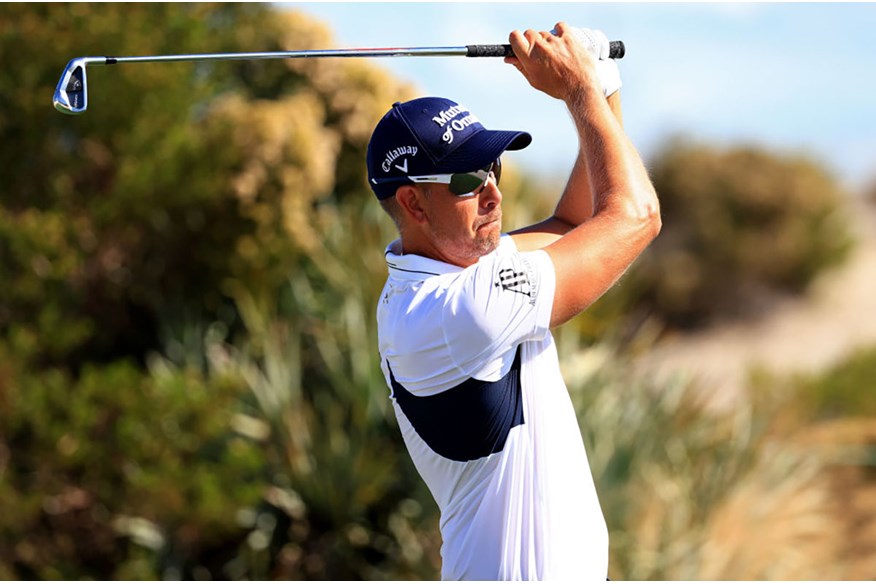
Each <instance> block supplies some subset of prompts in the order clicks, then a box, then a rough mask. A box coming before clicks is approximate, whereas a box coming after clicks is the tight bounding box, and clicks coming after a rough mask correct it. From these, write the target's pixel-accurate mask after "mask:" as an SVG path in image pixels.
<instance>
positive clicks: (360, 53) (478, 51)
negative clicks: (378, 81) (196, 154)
mask: <svg viewBox="0 0 876 584" xmlns="http://www.w3.org/2000/svg"><path fill="white" fill-rule="evenodd" d="M609 47H610V51H609V57H611V58H613V59H620V58H622V57H623V56H624V53H625V52H626V51H625V49H624V44H623V43H622V42H620V41H611V42H610V43H609ZM513 55H514V52H513V51H512V50H511V45H465V46H461V47H407V48H395V47H393V48H382V49H322V50H319V49H317V50H305V51H277V52H268V53H201V54H191V55H149V56H141V57H77V58H75V59H72V60H71V61H70V62H69V63H67V67H66V68H65V69H64V72H63V73H62V74H61V80H60V81H58V85H57V87H56V88H55V94H54V96H52V103H53V104H54V106H55V109H56V110H58V111H59V112H61V113H64V114H71V115H77V114H81V113H83V112H84V111H85V110H86V109H87V107H88V87H87V85H88V84H87V75H86V69H87V67H88V66H89V65H115V64H117V63H162V62H164V63H168V62H178V61H251V60H258V59H307V58H310V59H312V58H317V57H509V56H513Z"/></svg>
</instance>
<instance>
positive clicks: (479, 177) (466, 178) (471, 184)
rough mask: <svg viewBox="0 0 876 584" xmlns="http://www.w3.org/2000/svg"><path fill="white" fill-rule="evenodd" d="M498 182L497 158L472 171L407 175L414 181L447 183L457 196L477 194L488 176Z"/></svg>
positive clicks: (499, 175)
mask: <svg viewBox="0 0 876 584" xmlns="http://www.w3.org/2000/svg"><path fill="white" fill-rule="evenodd" d="M491 176H492V177H493V179H494V180H495V181H496V184H497V185H498V184H499V179H500V178H501V177H502V162H501V160H500V159H499V158H497V159H496V160H494V161H493V162H491V163H490V164H488V165H487V166H485V167H484V168H482V169H480V170H476V171H474V172H455V173H453V174H425V175H421V176H408V177H407V178H408V179H410V180H412V181H414V182H415V183H438V184H442V185H447V186H448V189H449V190H450V192H451V193H453V194H454V195H456V196H457V197H473V196H475V195H479V194H480V192H481V191H482V190H484V187H486V186H487V181H489V180H490V177H491Z"/></svg>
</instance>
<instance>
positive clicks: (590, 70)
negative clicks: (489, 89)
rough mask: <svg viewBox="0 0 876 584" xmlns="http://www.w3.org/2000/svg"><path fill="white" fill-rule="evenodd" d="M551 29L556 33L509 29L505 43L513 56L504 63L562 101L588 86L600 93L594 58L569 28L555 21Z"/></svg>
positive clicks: (577, 94) (536, 86)
mask: <svg viewBox="0 0 876 584" xmlns="http://www.w3.org/2000/svg"><path fill="white" fill-rule="evenodd" d="M554 30H555V31H556V34H552V33H550V32H547V31H540V32H539V31H534V30H531V29H529V30H526V31H525V32H523V33H521V32H520V31H519V30H515V31H513V32H512V33H511V35H510V36H509V42H510V44H511V48H512V49H513V51H514V55H515V56H514V57H506V58H505V62H506V63H509V64H511V65H514V66H515V67H516V68H517V70H518V71H520V73H522V74H523V76H524V77H525V78H526V80H527V81H528V82H529V84H530V85H531V86H532V87H534V88H535V89H538V90H539V91H542V92H544V93H546V94H547V95H550V96H551V97H554V98H556V99H560V100H562V101H564V102H566V103H568V102H569V101H570V100H571V99H573V98H578V97H580V95H581V90H582V88H583V87H586V86H588V85H591V86H593V87H595V88H596V89H597V90H598V91H599V92H600V93H601V90H600V89H599V87H600V86H599V79H598V75H597V72H596V66H595V61H594V58H593V56H592V55H591V54H590V53H589V52H588V51H587V49H586V48H585V47H584V46H583V45H582V44H581V42H580V41H579V40H578V39H577V38H576V36H575V34H574V32H573V30H572V27H570V26H568V25H567V24H566V23H564V22H559V23H557V25H556V27H555V28H554Z"/></svg>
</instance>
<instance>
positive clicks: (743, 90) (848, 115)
mask: <svg viewBox="0 0 876 584" xmlns="http://www.w3.org/2000/svg"><path fill="white" fill-rule="evenodd" d="M280 6H281V7H284V8H294V9H298V10H301V11H304V12H306V13H309V14H311V15H312V16H314V17H316V18H317V19H319V20H321V21H323V22H325V23H326V24H327V25H328V26H329V27H330V28H331V29H332V30H333V32H334V38H335V46H337V47H340V48H357V47H391V46H399V47H407V46H460V45H466V44H488V43H504V42H507V38H508V33H509V32H510V31H511V30H513V29H521V30H524V29H526V28H535V29H543V30H549V29H550V28H552V27H553V25H554V24H555V23H556V22H557V21H565V22H567V23H569V24H572V25H575V26H582V27H590V28H599V29H602V30H603V31H605V32H606V34H607V35H608V37H609V38H611V39H620V40H623V41H624V42H625V43H626V46H627V56H626V57H625V58H624V59H623V60H622V61H621V63H620V64H621V76H622V79H623V83H624V87H623V90H622V97H623V104H624V122H625V127H626V129H627V132H628V133H629V135H630V136H631V137H632V139H633V141H634V143H635V144H636V145H637V146H638V147H639V149H640V151H641V152H642V153H643V155H644V156H645V157H646V158H647V157H648V156H650V155H652V154H653V153H654V152H656V151H657V150H658V149H659V148H660V146H661V145H662V144H664V143H665V141H666V140H667V139H668V138H669V137H670V136H673V135H675V134H682V135H686V136H690V137H693V138H695V139H700V140H703V141H707V142H710V143H719V144H737V143H748V144H752V143H753V144H759V145H763V146H766V147H768V148H771V149H776V150H780V151H789V152H803V153H806V154H809V155H811V156H813V157H816V158H818V159H820V160H822V161H824V163H825V164H826V165H827V167H828V168H830V169H831V170H832V171H833V172H834V173H835V174H836V175H837V177H838V178H840V179H841V180H842V181H843V182H845V183H846V184H848V185H850V186H853V187H854V186H858V185H861V184H865V183H869V182H870V181H872V180H874V179H876V107H874V103H876V97H874V96H876V40H874V39H876V34H874V32H873V29H874V25H876V4H834V3H825V4H760V3H755V4H660V3H645V4H638V3H637V4H631V3H629V4H628V3H620V4H584V3H535V2H529V3H284V4H281V5H280ZM314 48H326V47H314ZM375 62H376V63H378V64H379V65H380V66H382V67H384V68H386V69H388V70H390V71H392V72H393V73H394V74H395V75H396V76H397V77H399V78H401V79H405V80H408V81H410V82H411V83H413V84H414V85H415V86H416V87H417V88H418V91H419V92H421V94H422V95H442V96H445V97H449V98H451V99H454V100H456V101H458V102H460V103H463V104H465V105H466V106H468V107H469V108H470V109H471V110H472V111H473V112H474V113H475V115H477V116H478V118H480V120H481V121H482V122H483V123H484V125H486V126H487V127H489V128H496V129H519V130H527V131H529V132H530V133H532V134H533V143H532V145H531V146H530V147H529V148H527V149H526V150H524V151H522V152H519V153H514V154H511V155H510V156H513V158H512V160H511V161H510V162H512V163H514V164H517V165H520V166H521V167H525V168H527V169H530V170H534V171H537V172H542V173H560V174H562V175H563V176H565V174H566V173H567V172H568V170H569V169H570V167H571V163H572V160H574V157H575V153H576V150H577V138H576V136H575V133H574V130H573V128H572V125H571V122H570V120H569V117H568V114H567V112H566V110H565V107H564V106H563V104H562V103H560V102H559V101H556V100H554V99H552V98H549V97H547V96H545V95H542V94H540V93H539V92H537V91H535V90H533V89H531V88H530V87H529V85H528V84H527V83H526V81H525V80H524V79H523V78H522V77H521V76H520V74H519V73H518V72H517V71H516V70H515V69H514V68H513V67H511V66H510V65H506V64H504V63H503V62H502V61H501V59H467V58H463V57H419V58H383V59H379V60H375ZM389 105H391V104H387V108H388V107H389Z"/></svg>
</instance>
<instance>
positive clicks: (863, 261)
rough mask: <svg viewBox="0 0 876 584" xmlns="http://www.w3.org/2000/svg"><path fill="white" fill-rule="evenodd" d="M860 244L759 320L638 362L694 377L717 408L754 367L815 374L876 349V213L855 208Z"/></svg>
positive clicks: (736, 393) (675, 343) (671, 343)
mask: <svg viewBox="0 0 876 584" xmlns="http://www.w3.org/2000/svg"><path fill="white" fill-rule="evenodd" d="M853 205H854V211H855V212H854V218H855V220H856V225H855V226H854V228H855V232H856V236H857V245H856V247H855V249H854V250H853V252H852V253H851V255H850V257H849V259H848V260H847V262H846V263H845V264H844V265H843V266H841V267H839V268H837V269H835V270H832V271H830V272H829V273H825V274H824V275H823V276H822V277H820V278H819V279H818V280H817V281H816V282H814V283H813V286H812V289H811V291H810V293H809V294H808V295H807V296H806V297H805V298H801V299H793V300H787V301H785V302H783V303H782V304H781V305H779V306H778V307H777V308H776V309H775V310H773V311H772V312H771V313H770V314H769V315H768V316H767V317H765V318H763V319H760V320H758V321H752V322H745V323H731V324H727V325H722V326H718V327H715V328H711V329H708V330H705V331H702V332H698V333H695V334H690V335H682V336H676V337H673V338H671V339H668V340H665V341H663V342H661V343H660V344H658V345H657V346H656V347H655V348H654V349H653V350H651V351H650V352H649V353H648V355H646V356H644V357H643V358H642V360H641V362H640V363H639V365H640V366H643V367H645V368H646V369H647V370H648V371H651V372H653V374H655V375H658V376H660V375H670V374H677V373H679V372H681V373H684V374H689V375H692V376H695V377H696V378H698V379H701V380H702V381H704V382H705V386H706V387H711V388H714V391H715V394H714V398H713V402H712V403H713V405H716V406H725V407H726V406H730V405H732V404H733V403H734V402H735V400H736V399H739V398H740V397H741V396H742V395H743V394H742V391H741V390H742V389H743V388H744V385H745V382H746V378H747V376H748V373H749V371H750V370H751V367H753V366H761V367H764V368H765V369H767V370H769V371H773V372H777V373H789V372H816V371H819V370H822V369H824V368H825V367H829V366H830V365H832V364H834V363H836V362H837V361H838V360H840V359H842V358H843V357H845V356H846V355H848V354H849V353H850V352H851V351H853V350H854V349H855V348H857V347H859V346H861V345H876V209H874V207H873V205H870V206H869V207H868V206H867V205H865V204H864V203H863V202H860V201H855V202H854V203H853Z"/></svg>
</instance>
